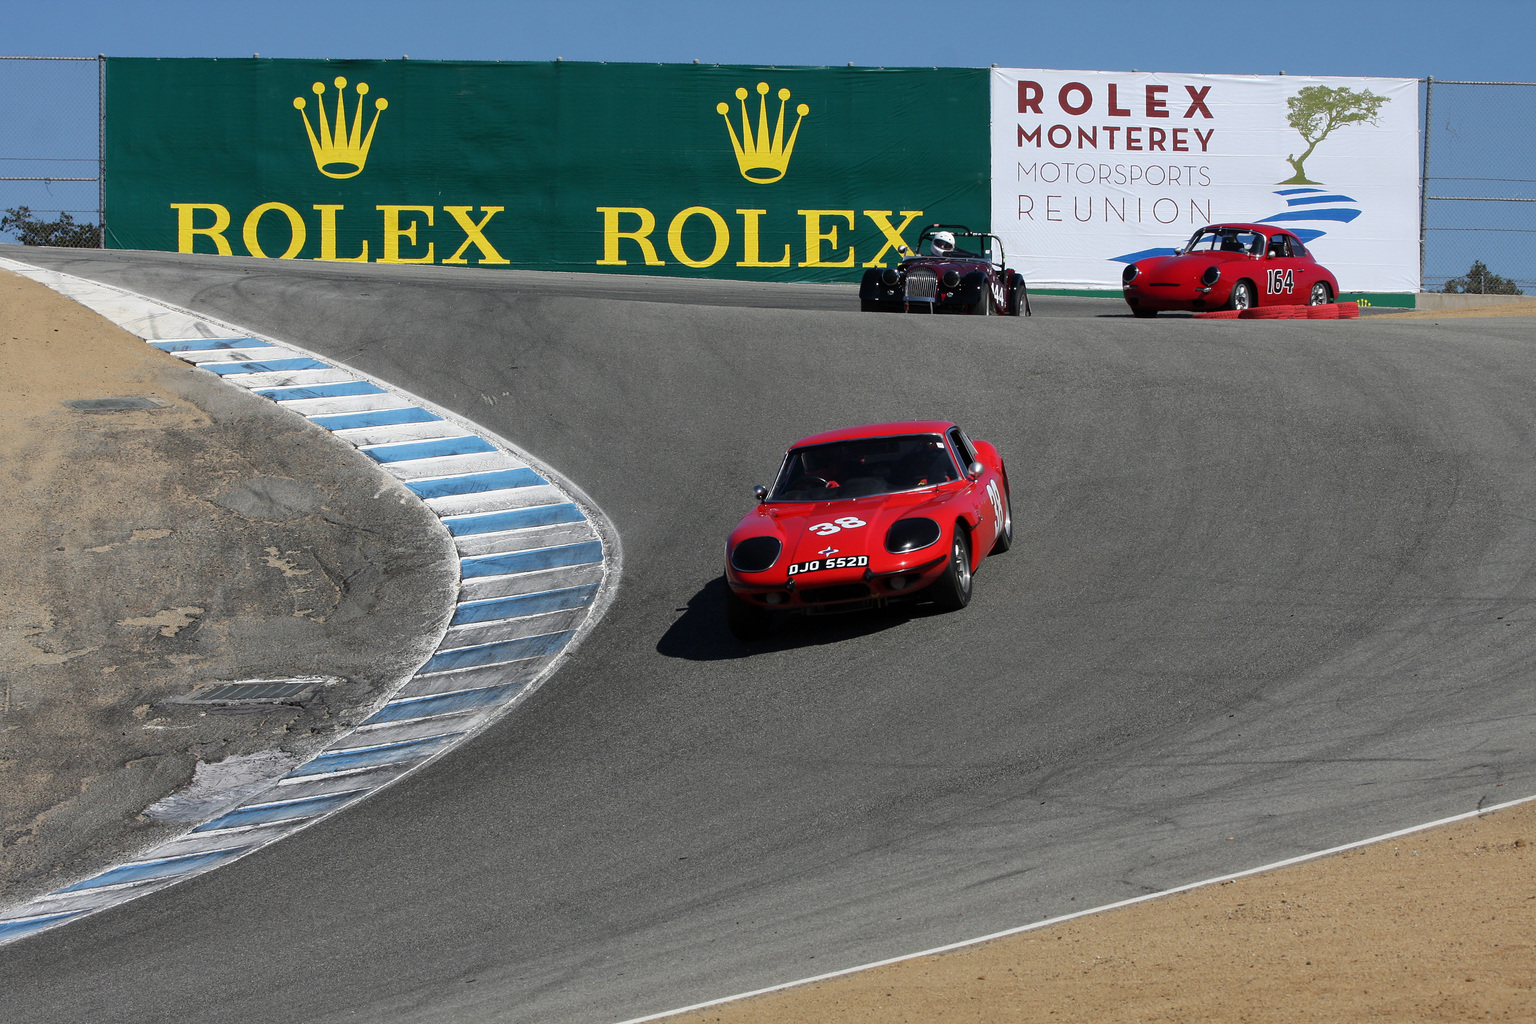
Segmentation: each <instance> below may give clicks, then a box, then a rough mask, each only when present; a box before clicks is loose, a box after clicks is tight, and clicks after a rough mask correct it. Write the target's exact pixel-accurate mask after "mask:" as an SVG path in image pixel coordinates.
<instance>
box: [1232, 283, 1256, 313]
mask: <svg viewBox="0 0 1536 1024" xmlns="http://www.w3.org/2000/svg"><path fill="white" fill-rule="evenodd" d="M1227 308H1228V309H1252V308H1253V285H1251V284H1249V283H1248V282H1247V281H1239V282H1237V284H1235V285H1233V286H1232V297H1231V298H1230V299H1228V300H1227Z"/></svg>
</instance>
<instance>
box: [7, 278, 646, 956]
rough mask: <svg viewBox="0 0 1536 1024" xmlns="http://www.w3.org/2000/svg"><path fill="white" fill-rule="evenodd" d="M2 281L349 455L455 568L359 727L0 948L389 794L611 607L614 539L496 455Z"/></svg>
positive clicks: (244, 343)
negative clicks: (326, 436)
mask: <svg viewBox="0 0 1536 1024" xmlns="http://www.w3.org/2000/svg"><path fill="white" fill-rule="evenodd" d="M0 267H3V268H5V269H7V270H11V271H13V272H15V273H17V274H21V275H22V276H25V277H29V278H31V279H33V280H35V281H38V282H40V283H42V284H45V285H47V286H48V287H50V288H52V289H54V290H55V291H58V292H60V293H62V294H64V295H66V296H68V297H69V298H71V299H74V300H75V301H76V302H79V303H80V304H81V305H83V306H86V307H87V308H89V309H92V310H94V311H95V312H97V313H99V314H101V315H102V316H104V317H106V318H107V319H108V320H111V321H113V322H115V323H116V324H118V325H119V326H121V327H123V328H124V329H126V330H128V331H129V332H131V333H133V334H135V335H137V336H138V337H140V338H143V339H144V340H145V341H147V342H149V343H150V344H151V345H154V346H155V347H156V348H159V349H161V350H162V351H165V352H168V353H171V354H172V355H175V356H177V357H178V358H180V359H184V360H186V361H187V362H189V363H192V364H194V365H196V366H198V367H201V368H202V369H205V370H208V371H209V372H211V373H216V374H218V375H219V376H220V377H221V378H222V379H223V380H225V381H226V382H229V383H231V384H236V385H239V386H241V387H244V388H246V389H248V390H250V391H252V392H254V393H255V394H258V395H261V396H263V397H266V398H269V399H271V400H273V401H274V402H277V403H279V404H280V405H281V406H282V407H283V408H285V409H288V410H290V411H292V412H295V413H297V414H299V415H302V416H305V417H307V418H308V419H310V420H311V421H312V422H314V423H316V424H319V425H320V426H322V427H325V428H326V429H327V430H330V431H331V432H332V433H333V434H334V435H335V436H336V437H339V438H342V439H344V440H346V441H349V442H351V443H352V444H353V445H355V446H356V447H357V448H358V450H359V451H362V452H363V453H364V454H366V455H368V456H369V457H370V458H371V459H373V461H374V462H375V463H377V464H378V466H379V469H380V471H381V472H382V473H387V474H388V475H390V476H392V477H394V478H395V479H396V480H398V481H399V482H400V483H401V484H403V485H404V486H405V488H406V489H408V490H409V491H411V492H412V493H414V494H415V495H416V496H417V497H419V498H420V499H421V500H422V501H423V502H424V503H425V504H426V505H427V507H428V508H430V509H431V510H432V511H433V512H434V513H436V514H437V516H438V519H439V520H440V521H441V522H442V524H443V526H444V528H445V529H446V530H447V531H448V533H449V535H450V536H451V537H452V538H453V542H454V545H455V547H456V548H457V551H458V558H459V592H458V598H457V603H456V606H455V609H454V613H453V616H452V618H451V620H450V621H449V623H448V625H447V627H446V630H445V632H444V633H443V635H442V637H441V638H440V639H439V641H438V644H437V647H436V649H435V650H434V652H433V653H432V655H431V656H430V657H429V658H428V659H427V660H426V661H425V662H424V663H423V664H422V665H421V667H420V668H418V669H417V671H416V673H415V674H414V675H413V676H412V677H411V678H410V679H408V680H407V681H406V682H405V683H404V684H403V685H402V686H401V687H400V688H399V690H398V691H396V692H395V693H393V694H391V695H390V696H389V698H388V699H387V701H386V702H385V703H384V704H383V705H382V706H381V707H379V708H378V709H377V710H376V711H375V712H374V713H373V714H372V715H371V716H369V717H368V718H367V719H365V720H364V721H363V722H362V723H361V724H359V725H358V726H356V727H355V728H354V729H352V730H351V731H350V732H348V733H346V734H344V735H342V736H339V737H338V738H336V739H334V740H333V741H332V742H331V743H330V744H329V745H328V746H327V747H326V748H325V749H324V750H322V751H321V752H319V753H317V754H316V755H314V756H313V757H311V758H310V759H309V760H308V761H306V762H304V763H303V764H301V765H299V766H298V767H296V768H294V769H293V770H291V771H289V772H288V773H287V774H286V775H283V776H282V777H281V778H278V779H275V780H274V781H273V782H272V784H271V785H269V786H267V787H265V788H264V789H262V790H261V791H260V792H258V793H256V794H255V795H253V796H248V797H247V798H245V799H244V800H241V801H240V802H238V803H236V804H234V805H233V806H231V807H228V808H226V809H225V810H223V811H222V812H221V813H219V814H218V815H217V816H216V817H213V818H211V819H209V820H207V821H204V822H202V823H201V824H198V825H197V826H195V827H194V828H192V829H191V830H190V831H189V832H187V833H186V834H184V835H182V836H180V837H178V838H176V839H172V840H169V841H167V842H165V843H162V844H160V845H159V846H157V847H155V848H154V849H153V850H151V851H149V852H147V853H145V854H144V855H142V856H140V857H138V858H136V859H134V860H131V861H129V862H127V863H123V864H118V865H116V866H114V867H111V868H109V869H107V870H105V871H102V872H99V873H98V874H95V875H93V876H91V877H90V878H86V879H83V880H81V881H78V882H75V883H74V884H72V885H69V886H67V887H65V888H61V889H58V890H56V891H55V892H52V893H49V894H47V895H45V896H41V897H38V898H37V899H35V900H32V901H30V902H28V903H26V904H23V905H21V906H19V907H13V908H9V909H6V910H0V944H4V943H7V942H12V941H15V940H17V939H21V938H24V937H26V936H28V935H32V934H35V933H37V932H39V931H43V930H45V929H48V928H53V927H57V926H59V925H61V924H65V923H67V922H69V921H72V920H76V919H78V918H80V917H82V916H84V915H87V914H90V913H94V912H96V911H99V910H105V909H107V908H108V907H113V906H117V905H119V904H121V903H125V902H127V901H129V900H132V899H136V898H138V897H140V896H144V895H147V894H148V893H151V892H154V891H156V890H158V889H162V888H164V887H166V886H168V885H173V884H175V883H176V882H179V881H182V880H184V879H187V878H191V877H193V876H195V875H199V874H202V873H204V872H206V871H211V870H213V869H214V868H217V867H220V866H222V865H224V864H228V863H230V862H231V861H234V860H236V859H237V858H239V857H242V856H244V855H246V854H248V853H252V852H254V851H256V850H258V849H260V848H262V847H263V846H266V845H267V844H269V843H272V842H276V841H277V840H279V839H282V838H284V837H285V836H288V835H291V834H293V833H294V832H296V831H298V830H299V829H301V828H304V827H305V826H307V825H312V824H314V823H315V822H316V821H319V820H320V819H321V818H323V817H325V816H326V815H329V814H333V813H335V812H336V811H339V810H342V809H344V808H346V807H349V806H351V805H352V804H354V803H356V802H357V801H359V800H362V799H363V798H365V797H367V796H369V795H370V794H372V793H375V792H378V790H380V789H381V788H383V787H384V786H387V785H389V784H391V783H393V782H396V781H398V780H399V779H401V778H402V777H404V776H405V775H407V774H408V773H410V772H411V771H413V770H415V769H417V768H420V767H421V766H422V765H424V764H426V763H427V761H429V760H431V759H432V758H435V757H437V756H439V755H441V754H443V753H444V752H445V751H448V750H451V749H452V748H453V747H455V746H456V745H458V744H459V743H462V742H463V741H464V740H465V739H467V738H468V737H470V736H472V735H474V734H475V733H477V732H479V731H480V730H482V729H484V728H485V727H486V726H488V725H490V724H491V723H492V722H493V721H495V720H496V719H497V718H499V717H501V716H502V715H504V714H505V713H506V712H508V711H510V710H511V709H512V708H513V707H514V706H516V705H517V704H518V703H519V702H520V701H522V700H523V699H524V698H526V697H527V696H528V695H529V694H530V693H532V692H533V691H534V690H535V689H537V688H538V686H539V685H540V684H541V683H543V681H544V680H545V679H546V678H547V677H548V676H549V675H550V673H551V672H553V671H554V669H555V667H556V666H557V665H558V664H559V663H560V661H561V660H562V658H563V657H564V656H565V655H566V654H568V653H569V652H570V650H571V649H572V648H573V647H574V646H575V645H576V644H577V643H579V642H580V640H581V639H582V638H583V637H584V636H585V635H586V634H587V632H588V631H590V630H591V629H592V627H593V626H594V625H595V624H596V623H597V621H598V619H599V618H601V616H602V613H603V611H605V610H606V608H607V606H608V604H609V602H610V601H611V600H612V594H613V591H614V588H615V585H616V584H617V582H618V578H619V571H620V561H621V559H620V550H619V545H618V538H617V534H615V533H614V531H613V530H612V528H611V527H610V526H609V525H608V522H607V520H606V518H605V517H604V516H603V515H602V513H601V511H600V510H599V509H598V508H597V507H596V505H594V504H593V503H592V502H591V501H590V499H588V498H586V496H585V495H584V494H582V493H581V491H580V490H579V489H578V488H576V487H575V486H574V485H572V484H571V483H570V482H569V481H566V480H564V479H562V478H561V477H560V476H559V475H558V474H556V473H555V472H553V471H552V470H551V469H549V468H548V467H547V466H544V465H542V464H541V463H539V462H537V461H536V460H535V459H534V458H532V457H531V456H529V455H527V454H526V453H524V452H521V451H519V450H518V449H517V448H515V447H514V446H512V445H511V444H510V443H508V442H507V441H506V440H505V439H503V438H500V437H498V436H496V435H495V434H492V433H490V432H488V431H486V430H485V429H484V428H482V427H478V426H476V425H474V424H472V423H469V422H467V421H465V420H462V419H460V418H458V417H456V416H454V415H453V414H451V413H449V412H447V411H445V410H442V409H439V408H437V407H435V406H432V405H430V404H429V403H427V402H424V401H422V400H421V399H418V398H415V397H413V396H410V395H408V394H406V393H404V392H402V391H400V390H399V389H397V388H393V387H390V386H388V385H386V384H384V383H382V382H380V381H376V380H374V379H372V378H369V377H368V376H366V375H364V374H362V373H359V372H358V371H356V370H353V369H351V368H349V367H346V366H343V365H341V364H339V363H337V362H336V361H335V360H329V359H323V358H320V357H318V356H316V355H315V354H313V353H310V352H306V351H303V350H302V349H298V348H296V347H294V346H292V345H287V344H283V343H280V342H278V341H275V340H273V339H270V338H266V337H262V336H260V335H254V334H250V333H248V332H245V331H242V330H240V329H239V328H236V327H233V326H231V325H229V324H226V323H222V322H220V321H217V320H214V319H211V318H209V317H205V316H200V315H198V314H196V313H192V312H190V311H188V310H184V309H178V308H176V307H173V306H170V305H167V304H165V303H162V302H157V301H155V300H152V299H149V298H146V297H144V296H141V295H137V294H135V293H133V292H129V291H125V290H123V289H120V288H115V287H112V286H110V285H104V284H99V283H97V282H94V281H88V280H85V279H83V278H78V277H73V276H71V275H68V274H61V273H57V272H55V271H49V270H43V269H39V268H37V267H32V266H28V265H26V264H22V263H17V262H14V261H11V260H8V259H4V258H0Z"/></svg>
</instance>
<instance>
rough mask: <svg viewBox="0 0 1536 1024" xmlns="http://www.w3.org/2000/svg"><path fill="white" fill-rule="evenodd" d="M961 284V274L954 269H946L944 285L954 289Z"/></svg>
mask: <svg viewBox="0 0 1536 1024" xmlns="http://www.w3.org/2000/svg"><path fill="white" fill-rule="evenodd" d="M959 284H960V275H959V274H958V273H957V272H956V271H953V270H946V271H944V287H945V288H949V289H954V288H955V287H956V286H958V285H959Z"/></svg>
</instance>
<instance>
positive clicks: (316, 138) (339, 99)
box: [293, 78, 389, 178]
mask: <svg viewBox="0 0 1536 1024" xmlns="http://www.w3.org/2000/svg"><path fill="white" fill-rule="evenodd" d="M346 87H347V80H346V79H345V78H337V79H336V129H335V131H334V133H333V132H332V130H331V126H330V124H329V123H327V121H326V119H325V100H324V98H323V97H324V95H325V83H324V82H316V83H315V84H314V86H313V89H314V93H315V113H316V114H318V115H319V118H320V133H319V134H318V135H316V134H315V129H314V128H313V127H312V126H311V125H310V123H309V115H308V114H306V113H304V106H305V102H304V97H302V96H296V97H294V100H293V106H294V109H296V110H298V111H299V113H300V115H301V116H302V117H303V118H304V130H305V131H307V132H308V133H309V148H310V149H311V150H313V151H314V154H315V166H316V167H317V168H319V169H320V173H321V174H323V175H325V176H326V177H327V178H351V177H354V176H356V175H358V174H361V173H362V170H363V164H365V163H367V162H368V147H369V146H371V145H372V144H373V130H374V129H375V128H377V127H378V126H379V115H380V114H381V113H382V112H383V111H384V108H385V107H387V106H389V101H388V100H386V99H376V100H374V101H373V108H374V114H373V123H372V124H370V125H369V126H368V134H367V135H366V136H364V135H363V97H364V96H367V95H368V83H367V82H358V83H357V87H356V88H357V111H356V113H355V114H354V115H353V118H352V131H351V133H350V134H348V132H347V94H346V93H345V92H344V91H343V90H345V89H346ZM331 168H335V169H334V170H332V169H331Z"/></svg>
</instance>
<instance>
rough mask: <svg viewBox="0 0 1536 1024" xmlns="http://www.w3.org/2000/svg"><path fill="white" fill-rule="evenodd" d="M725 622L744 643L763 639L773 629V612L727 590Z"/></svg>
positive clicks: (728, 588)
mask: <svg viewBox="0 0 1536 1024" xmlns="http://www.w3.org/2000/svg"><path fill="white" fill-rule="evenodd" d="M725 623H726V625H727V626H729V627H730V630H731V635H732V636H734V637H735V638H736V639H737V640H740V641H742V642H743V643H751V642H752V641H754V640H762V639H764V638H765V637H767V636H768V634H769V633H771V632H772V631H773V613H772V612H770V611H769V610H768V609H766V608H761V607H759V606H757V605H755V604H753V603H752V602H750V601H747V600H744V599H743V598H741V597H739V596H737V594H736V592H735V591H734V590H732V589H730V587H726V590H725Z"/></svg>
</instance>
